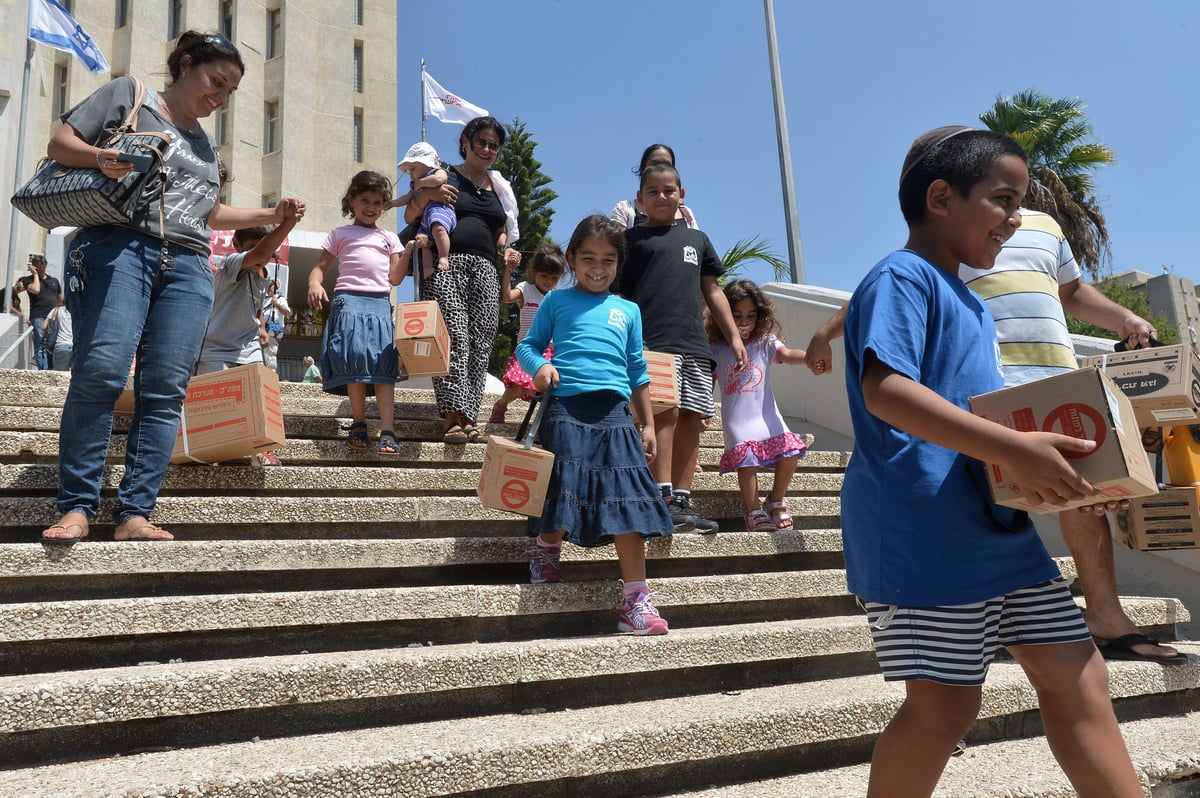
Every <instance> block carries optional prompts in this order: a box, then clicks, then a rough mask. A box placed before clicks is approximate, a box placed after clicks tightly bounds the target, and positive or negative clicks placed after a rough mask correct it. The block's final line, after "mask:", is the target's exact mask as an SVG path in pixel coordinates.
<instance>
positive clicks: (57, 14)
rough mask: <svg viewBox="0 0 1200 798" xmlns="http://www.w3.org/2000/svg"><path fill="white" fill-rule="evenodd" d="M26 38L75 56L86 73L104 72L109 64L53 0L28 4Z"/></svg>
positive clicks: (71, 18)
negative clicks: (27, 31)
mask: <svg viewBox="0 0 1200 798" xmlns="http://www.w3.org/2000/svg"><path fill="white" fill-rule="evenodd" d="M29 38H30V39H33V40H34V41H35V42H41V43H42V44H44V45H47V46H49V47H53V48H54V49H55V50H62V51H63V52H64V53H74V54H75V55H76V56H78V57H79V60H80V61H82V62H83V64H84V66H86V67H87V68H88V71H89V72H107V71H108V60H107V59H105V57H104V53H102V52H100V47H99V46H98V45H97V44H96V42H95V41H94V40H93V39H92V37H91V36H88V34H87V31H85V30H84V29H83V26H81V25H80V24H79V23H78V22H76V21H75V18H74V17H72V16H71V14H70V12H69V11H67V9H65V8H63V7H62V6H61V5H59V4H58V3H57V2H56V1H55V0H29Z"/></svg>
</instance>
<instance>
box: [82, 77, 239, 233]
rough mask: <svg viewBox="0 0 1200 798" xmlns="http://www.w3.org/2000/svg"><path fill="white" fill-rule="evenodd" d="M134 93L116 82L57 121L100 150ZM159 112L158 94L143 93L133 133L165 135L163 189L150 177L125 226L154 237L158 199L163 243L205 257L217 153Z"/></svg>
mask: <svg viewBox="0 0 1200 798" xmlns="http://www.w3.org/2000/svg"><path fill="white" fill-rule="evenodd" d="M136 91H137V88H136V84H135V83H134V80H133V78H129V77H123V78H116V79H115V80H112V81H109V82H108V83H106V84H105V85H103V86H101V87H100V88H99V89H97V90H96V91H94V92H93V93H92V94H91V95H89V96H88V97H86V98H85V99H84V100H83V101H82V102H80V103H79V104H78V105H76V106H75V107H74V108H72V109H71V110H69V111H67V112H66V113H65V114H63V115H62V121H64V122H66V123H67V124H69V125H70V126H71V127H73V128H75V130H77V131H78V132H79V134H80V135H81V136H83V138H84V139H86V140H87V141H88V142H90V143H92V144H93V145H96V146H99V145H100V144H101V143H102V142H103V141H104V140H105V139H107V138H108V136H109V135H111V134H112V133H113V132H114V131H116V130H117V128H119V127H120V126H121V123H122V122H124V121H125V117H126V116H128V114H129V110H130V109H131V108H133V103H134V100H135V99H136ZM158 108H159V98H158V93H157V92H156V91H154V90H153V89H151V88H149V87H147V88H146V99H145V100H144V101H143V103H142V108H141V110H140V111H139V112H138V117H137V129H138V132H143V133H146V132H161V133H167V134H168V135H170V137H171V144H170V145H169V146H168V147H167V152H166V157H165V158H164V159H163V165H164V167H165V168H166V189H165V192H164V189H163V181H162V179H160V177H159V174H158V172H157V171H155V172H153V173H151V175H150V177H149V179H148V180H147V181H146V188H145V190H144V191H143V193H142V199H141V202H140V203H139V204H138V206H137V208H136V210H135V211H134V214H133V219H132V221H131V222H130V224H129V226H130V227H133V228H135V229H137V230H139V231H141V232H143V233H149V234H150V235H153V236H155V237H158V236H159V235H160V233H159V197H160V196H162V197H163V200H164V211H165V213H164V217H163V225H162V233H161V236H162V238H165V239H166V240H167V241H172V242H174V243H176V244H179V245H180V246H184V247H187V248H188V249H191V250H195V251H197V252H200V253H203V254H204V255H205V256H207V255H208V254H209V239H210V237H211V234H212V231H211V230H210V229H209V226H208V215H209V213H211V212H212V209H213V206H215V205H216V201H217V194H218V192H219V191H220V178H219V177H218V175H217V148H216V145H215V143H214V142H213V140H212V138H211V137H210V136H209V135H208V134H207V133H205V132H204V130H203V129H202V128H201V127H200V126H199V124H197V125H196V127H195V128H193V129H192V130H181V129H179V128H177V127H175V126H174V125H173V124H171V123H170V122H168V121H167V120H166V119H164V118H163V117H162V116H161V115H160V114H159V112H158Z"/></svg>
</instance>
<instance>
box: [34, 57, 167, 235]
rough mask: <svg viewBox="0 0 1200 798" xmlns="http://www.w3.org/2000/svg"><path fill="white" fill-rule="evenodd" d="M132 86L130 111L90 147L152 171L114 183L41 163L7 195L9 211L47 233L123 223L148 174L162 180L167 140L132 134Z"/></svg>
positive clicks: (141, 91) (139, 96)
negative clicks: (144, 158) (142, 158)
mask: <svg viewBox="0 0 1200 798" xmlns="http://www.w3.org/2000/svg"><path fill="white" fill-rule="evenodd" d="M136 83H137V92H136V99H135V101H134V104H133V109H132V110H130V112H129V115H128V116H127V117H125V121H124V122H122V123H121V126H120V127H119V128H117V130H116V131H115V132H114V133H113V134H112V135H111V136H109V138H108V139H107V140H105V141H104V142H103V143H102V144H98V145H96V146H99V147H101V148H103V149H116V150H120V151H121V152H125V153H129V154H131V155H132V154H137V155H149V156H151V158H152V159H153V165H152V168H151V169H148V170H146V171H144V172H137V171H131V172H129V173H128V174H127V175H125V176H124V177H122V178H120V179H116V178H111V177H105V175H104V174H103V173H102V172H101V171H100V170H99V169H95V168H93V169H75V168H71V167H67V166H63V165H61V164H60V163H58V162H57V161H55V160H54V159H52V158H45V159H43V160H42V161H41V163H39V164H38V168H37V171H36V172H34V175H33V177H31V178H30V179H29V181H28V182H27V183H25V185H23V186H21V188H20V189H18V190H17V193H16V194H14V195H13V196H12V206H13V207H14V208H16V209H17V210H18V211H20V212H21V213H23V214H25V215H26V216H28V217H29V218H30V219H32V220H33V221H35V222H37V223H38V224H39V225H41V226H42V227H45V228H47V229H50V228H54V227H87V226H89V225H100V224H119V225H124V224H129V222H130V220H131V219H132V218H133V213H134V210H135V209H136V207H137V203H138V200H139V199H140V198H141V196H142V190H143V189H144V188H145V186H146V181H147V180H148V179H149V177H150V175H151V173H152V172H154V171H158V172H159V173H160V177H165V175H163V174H162V172H163V154H164V153H165V151H166V148H167V146H168V145H169V144H170V141H171V139H170V137H169V136H168V135H167V134H166V133H157V132H150V133H138V132H137V115H138V111H139V110H141V107H142V101H143V100H144V99H145V96H146V88H145V86H143V85H142V82H141V81H140V80H139V81H136ZM160 211H161V209H160ZM160 215H161V214H160Z"/></svg>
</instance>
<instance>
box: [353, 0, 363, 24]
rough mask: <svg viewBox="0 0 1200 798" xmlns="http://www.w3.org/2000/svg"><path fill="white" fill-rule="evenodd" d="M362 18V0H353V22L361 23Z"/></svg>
mask: <svg viewBox="0 0 1200 798" xmlns="http://www.w3.org/2000/svg"><path fill="white" fill-rule="evenodd" d="M362 18H363V0H354V24H355V25H361V24H362Z"/></svg>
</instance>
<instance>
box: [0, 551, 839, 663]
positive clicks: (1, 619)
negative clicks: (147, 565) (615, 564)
mask: <svg viewBox="0 0 1200 798" xmlns="http://www.w3.org/2000/svg"><path fill="white" fill-rule="evenodd" d="M652 587H653V588H654V590H656V591H658V592H660V593H663V594H665V595H667V596H669V597H670V600H669V602H664V604H663V607H664V609H663V614H664V615H665V616H667V617H668V618H669V617H670V614H671V611H670V609H668V607H670V608H689V609H692V610H695V608H698V607H708V606H710V605H720V608H721V610H722V611H723V612H726V613H727V612H729V611H730V609H731V608H733V607H735V606H737V605H753V604H756V603H766V602H780V601H783V602H803V601H804V600H806V599H818V600H822V599H837V600H845V599H847V598H848V597H847V596H846V579H845V573H844V572H843V571H840V570H816V571H783V572H768V573H761V574H723V575H714V576H696V577H671V578H664V579H656V580H654V583H653V585H652ZM620 599H621V588H620V583H619V581H618V580H616V579H606V580H594V581H586V582H563V583H561V584H557V585H529V584H521V585H486V584H484V585H470V584H464V585H435V586H430V587H399V588H375V589H363V590H314V591H288V592H274V593H245V594H236V593H234V594H211V595H204V594H198V595H178V596H139V597H135V598H114V599H100V600H92V601H43V602H18V603H8V604H0V640H3V641H5V642H8V643H12V642H25V641H46V640H77V639H87V638H105V637H126V638H128V637H132V636H136V635H163V634H185V633H197V632H220V631H223V630H227V629H236V630H247V629H276V628H284V627H300V626H323V625H332V624H366V623H381V622H399V621H406V622H408V621H422V620H443V619H460V620H462V619H489V618H496V619H499V618H514V617H521V616H536V615H547V614H553V615H561V614H570V613H583V612H589V611H599V612H610V613H611V614H612V616H613V617H612V624H613V626H614V627H615V625H616V609H615V608H616V607H617V606H618V605H619V604H620ZM692 614H695V613H694V612H693V613H692ZM693 625H699V624H693ZM0 647H2V644H0Z"/></svg>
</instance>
